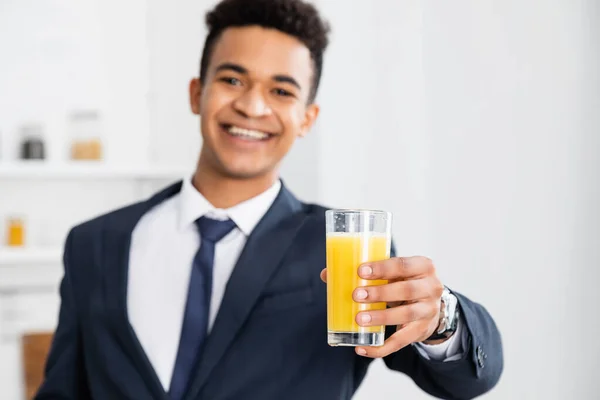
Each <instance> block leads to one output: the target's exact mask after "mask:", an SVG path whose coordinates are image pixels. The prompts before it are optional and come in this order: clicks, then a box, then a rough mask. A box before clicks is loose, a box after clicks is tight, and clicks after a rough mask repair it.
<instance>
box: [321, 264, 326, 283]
mask: <svg viewBox="0 0 600 400" xmlns="http://www.w3.org/2000/svg"><path fill="white" fill-rule="evenodd" d="M321 280H322V281H323V282H325V283H327V268H324V269H323V271H321Z"/></svg>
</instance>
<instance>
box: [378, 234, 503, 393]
mask: <svg viewBox="0 0 600 400" xmlns="http://www.w3.org/2000/svg"><path fill="white" fill-rule="evenodd" d="M391 256H392V257H395V256H396V249H395V246H394V244H393V243H392V249H391ZM451 291H452V293H453V294H454V295H455V296H456V297H457V299H458V303H459V308H460V311H461V313H462V321H463V322H464V323H465V328H466V330H467V335H468V340H467V347H466V348H465V349H464V353H463V355H462V357H461V358H460V359H458V360H453V361H436V360H428V359H426V358H424V357H423V356H421V354H420V353H419V352H418V350H417V349H416V348H415V346H407V347H405V348H403V349H401V350H399V351H398V352H396V353H392V354H390V355H389V356H387V357H385V358H384V362H385V364H386V365H387V366H388V368H390V369H392V370H395V371H399V372H403V373H405V374H407V375H408V376H409V377H410V378H411V379H412V380H413V381H414V382H415V383H416V384H417V386H419V387H420V388H421V389H423V390H424V391H425V392H427V393H429V394H431V395H432V396H434V397H437V398H440V399H447V400H462V399H472V398H475V397H477V396H480V395H482V394H484V393H486V392H488V391H490V390H491V389H492V388H493V387H494V386H495V385H496V384H497V383H498V380H499V379H500V375H501V374H502V370H503V368H504V361H503V357H504V356H503V350H502V340H501V337H500V332H499V330H498V328H497V326H496V324H495V322H494V320H493V319H492V317H491V316H490V314H489V313H488V312H487V310H486V309H485V308H484V307H483V306H481V305H480V304H477V303H475V302H473V301H471V300H469V299H468V298H467V297H465V296H463V295H461V294H460V293H457V292H455V291H453V290H452V289H451ZM395 330H396V327H393V326H392V327H387V329H386V337H389V336H390V335H392V334H393V333H394V332H395Z"/></svg>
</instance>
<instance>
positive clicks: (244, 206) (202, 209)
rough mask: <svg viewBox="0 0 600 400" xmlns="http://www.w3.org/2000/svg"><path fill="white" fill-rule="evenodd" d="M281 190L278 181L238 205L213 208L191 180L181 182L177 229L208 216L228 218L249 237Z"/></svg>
mask: <svg viewBox="0 0 600 400" xmlns="http://www.w3.org/2000/svg"><path fill="white" fill-rule="evenodd" d="M280 189H281V181H280V180H279V179H278V180H277V181H276V182H275V183H274V184H273V185H272V186H271V187H270V188H269V189H267V190H266V191H264V192H262V193H261V194H259V195H258V196H255V197H253V198H251V199H248V200H246V201H244V202H242V203H239V204H237V205H235V206H233V207H231V208H227V209H221V208H216V207H215V206H213V205H212V204H211V203H210V202H209V201H208V200H207V199H206V198H205V197H204V196H203V195H202V194H201V193H200V192H199V191H198V190H197V189H196V188H195V187H194V185H192V179H191V178H186V179H184V180H183V184H182V186H181V192H180V195H179V210H178V213H179V221H178V224H179V229H182V230H183V229H186V228H187V227H188V226H189V225H191V224H193V223H194V221H196V220H197V219H198V218H200V217H202V216H205V215H206V216H208V217H211V218H215V219H227V218H230V219H231V220H232V221H233V222H234V223H235V224H236V226H237V227H238V228H239V229H240V230H241V231H242V232H243V233H244V235H246V236H249V235H250V233H252V230H253V229H254V228H255V227H256V225H257V224H258V222H259V221H260V220H261V218H262V217H263V216H264V215H265V214H266V213H267V211H268V210H269V208H270V207H271V205H272V204H273V202H274V201H275V198H276V197H277V195H278V194H279V191H280Z"/></svg>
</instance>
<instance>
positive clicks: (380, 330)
mask: <svg viewBox="0 0 600 400" xmlns="http://www.w3.org/2000/svg"><path fill="white" fill-rule="evenodd" d="M325 220H326V232H327V236H326V240H327V243H326V248H327V342H328V344H329V345H330V346H381V345H383V342H384V339H385V326H383V325H382V326H369V327H362V326H360V325H358V324H357V323H356V315H357V314H358V313H359V312H361V311H369V310H384V309H385V307H386V304H385V303H357V302H355V301H354V300H353V298H352V294H353V292H354V290H355V289H356V288H358V287H361V286H372V285H382V284H385V283H387V281H385V280H367V279H362V278H361V277H360V276H358V267H359V266H360V265H361V264H363V263H366V262H371V261H379V260H385V259H388V258H389V257H390V248H391V243H392V234H391V227H392V214H391V213H390V212H387V211H380V210H344V209H338V210H327V211H326V212H325Z"/></svg>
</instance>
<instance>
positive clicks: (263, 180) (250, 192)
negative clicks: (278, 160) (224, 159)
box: [192, 166, 278, 209]
mask: <svg viewBox="0 0 600 400" xmlns="http://www.w3.org/2000/svg"><path fill="white" fill-rule="evenodd" d="M277 179H278V177H277V174H276V173H273V174H267V175H266V176H261V177H257V178H252V179H234V178H229V177H224V176H222V175H220V174H217V173H212V172H209V170H208V169H204V168H200V166H198V168H197V169H196V173H195V174H194V178H193V179H192V184H193V185H194V187H195V188H196V189H197V190H198V191H199V192H200V193H202V196H204V198H206V200H208V201H209V202H210V204H212V205H213V206H215V207H216V208H221V209H226V208H230V207H233V206H235V205H237V204H240V203H242V202H244V201H246V200H249V199H251V198H253V197H256V196H258V195H259V194H261V193H263V192H264V191H266V190H267V189H269V188H270V187H271V186H272V185H273V184H274V183H275V182H276V180H277Z"/></svg>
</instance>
